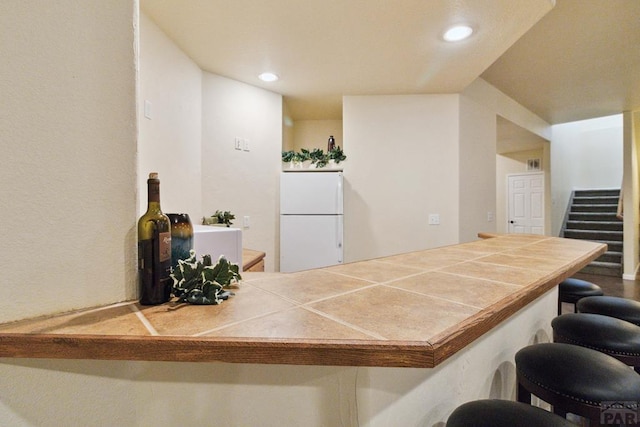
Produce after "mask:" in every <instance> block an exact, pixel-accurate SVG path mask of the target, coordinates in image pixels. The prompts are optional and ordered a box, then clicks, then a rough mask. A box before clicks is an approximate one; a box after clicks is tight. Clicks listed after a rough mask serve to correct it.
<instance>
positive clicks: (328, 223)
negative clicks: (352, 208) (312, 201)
mask: <svg viewBox="0 0 640 427" xmlns="http://www.w3.org/2000/svg"><path fill="white" fill-rule="evenodd" d="M342 254H343V244H342V215H282V216H280V271H282V272H287V273H290V272H293V271H300V270H308V269H310V268H320V267H327V266H330V265H336V264H341V263H342Z"/></svg>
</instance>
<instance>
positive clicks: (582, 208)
mask: <svg viewBox="0 0 640 427" xmlns="http://www.w3.org/2000/svg"><path fill="white" fill-rule="evenodd" d="M571 212H614V213H615V212H618V204H617V203H616V204H615V205H611V204H607V205H593V204H589V205H580V204H573V205H571Z"/></svg>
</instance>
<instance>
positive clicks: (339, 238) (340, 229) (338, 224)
mask: <svg viewBox="0 0 640 427" xmlns="http://www.w3.org/2000/svg"><path fill="white" fill-rule="evenodd" d="M342 221H343V218H342V216H341V217H340V218H339V219H338V221H336V240H337V242H338V249H340V250H339V251H338V263H339V264H342V258H343V254H342V233H343V232H344V231H343V225H342Z"/></svg>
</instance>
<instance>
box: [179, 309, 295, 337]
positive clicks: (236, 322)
mask: <svg viewBox="0 0 640 427" xmlns="http://www.w3.org/2000/svg"><path fill="white" fill-rule="evenodd" d="M296 308H299V306H298V305H297V306H294V307H288V308H285V309H283V310H273V311H269V312H267V313H262V314H258V315H257V316H253V317H247V318H246V319H242V320H236V321H235V322H229V323H225V324H224V325H220V326H216V327H215V328H211V329H208V330H206V331H202V332H198V333H197V334H193V335H191V336H192V337H201V336H205V335H207V334H210V333H211V332H216V331H220V330H222V329H225V328H228V327H230V326H235V325H239V324H241V323H246V322H248V321H251V320H256V319H261V318H263V317H267V316H270V315H272V314H275V313H286V312H287V311H291V310H295V309H296Z"/></svg>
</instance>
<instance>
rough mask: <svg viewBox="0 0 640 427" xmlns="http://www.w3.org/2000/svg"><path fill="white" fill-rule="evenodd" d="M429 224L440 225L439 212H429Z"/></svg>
mask: <svg viewBox="0 0 640 427" xmlns="http://www.w3.org/2000/svg"><path fill="white" fill-rule="evenodd" d="M429 225H440V214H429Z"/></svg>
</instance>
